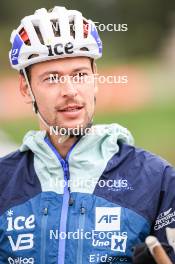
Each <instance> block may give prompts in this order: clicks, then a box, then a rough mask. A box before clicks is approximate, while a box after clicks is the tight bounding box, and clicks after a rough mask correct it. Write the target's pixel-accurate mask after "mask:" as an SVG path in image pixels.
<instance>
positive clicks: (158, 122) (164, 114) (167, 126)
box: [1, 102, 175, 165]
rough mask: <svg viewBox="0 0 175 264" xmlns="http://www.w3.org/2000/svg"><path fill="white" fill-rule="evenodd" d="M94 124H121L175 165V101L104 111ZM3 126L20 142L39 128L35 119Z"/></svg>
mask: <svg viewBox="0 0 175 264" xmlns="http://www.w3.org/2000/svg"><path fill="white" fill-rule="evenodd" d="M94 121H95V123H97V124H98V123H108V124H110V123H119V124H121V125H123V126H124V127H127V128H128V129H129V130H130V131H131V132H132V134H133V136H134V138H135V142H136V145H137V146H139V147H142V148H145V149H147V150H149V151H152V152H154V153H156V154H158V155H160V156H162V157H163V158H165V159H167V160H168V161H169V162H171V163H172V164H174V165H175V154H174V149H175V136H174V135H175V102H172V103H169V104H167V105H164V104H163V105H155V106H150V107H147V108H145V109H142V110H140V111H136V112H130V113H101V114H98V115H96V117H95V120H94ZM1 125H2V126H1V129H3V130H4V131H5V132H6V133H7V134H8V135H9V137H10V138H11V139H12V140H13V141H15V142H16V143H17V144H21V142H22V138H23V136H24V134H25V133H26V132H27V131H28V130H37V129H38V125H37V120H36V119H25V120H23V119H21V120H15V121H11V122H5V121H2V122H1Z"/></svg>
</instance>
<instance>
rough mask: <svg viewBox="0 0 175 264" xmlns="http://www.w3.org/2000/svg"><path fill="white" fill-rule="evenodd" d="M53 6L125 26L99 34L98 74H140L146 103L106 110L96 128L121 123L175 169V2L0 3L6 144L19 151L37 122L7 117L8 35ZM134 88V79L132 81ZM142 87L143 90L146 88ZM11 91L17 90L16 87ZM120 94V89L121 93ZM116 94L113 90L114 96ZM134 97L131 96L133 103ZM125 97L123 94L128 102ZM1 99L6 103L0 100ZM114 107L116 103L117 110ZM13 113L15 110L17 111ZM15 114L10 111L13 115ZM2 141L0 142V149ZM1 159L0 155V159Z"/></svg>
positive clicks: (41, 0)
mask: <svg viewBox="0 0 175 264" xmlns="http://www.w3.org/2000/svg"><path fill="white" fill-rule="evenodd" d="M54 5H65V6H66V7H67V8H69V9H78V10H80V11H82V12H83V14H84V16H85V17H86V18H91V19H92V20H94V21H96V22H99V23H103V24H108V23H113V24H117V25H118V24H127V26H128V30H127V31H126V32H120V31H118V32H117V31H113V32H107V31H104V32H103V31H102V32H100V36H101V38H102V40H103V47H104V56H103V58H102V59H101V60H99V61H98V67H99V69H101V70H106V69H107V70H109V69H114V68H116V69H120V68H121V69H125V68H127V69H129V71H131V72H132V70H133V69H134V71H137V70H139V74H140V72H141V76H142V77H143V82H144V85H143V86H142V82H139V89H140V91H142V90H144V91H145V92H146V93H148V95H149V96H148V97H149V98H147V99H145V102H144V100H143V98H141V100H142V103H141V104H140V105H139V106H138V105H137V107H134V108H133V107H132V108H129V107H128V108H127V109H125V108H124V107H122V108H121V109H120V108H119V107H116V109H111V111H110V108H108V111H106V108H104V110H103V109H102V110H101V111H98V112H97V114H96V117H95V122H96V123H116V122H117V123H120V124H121V125H123V126H125V127H127V128H128V129H129V130H130V131H131V132H132V134H133V135H134V138H135V141H136V145H137V146H140V147H143V148H145V149H147V150H150V151H152V152H154V153H156V154H158V155H160V156H162V157H163V158H165V159H167V160H168V161H169V162H171V163H172V164H174V165H175V74H174V72H175V1H174V0H169V1H163V0H152V1H150V0H147V1H145V0H132V1H131V0H125V1H123V0H108V1H106V0H86V1H81V0H79V1H78V0H74V1H54V0H35V1H21V0H15V1H11V2H9V1H5V0H2V1H1V8H0V9H1V10H0V32H1V41H0V50H1V52H0V61H1V70H0V80H1V82H0V110H1V115H0V122H1V126H0V130H1V131H3V132H4V133H5V134H6V135H8V137H9V140H11V141H13V142H15V143H16V144H17V145H19V144H20V143H21V141H22V138H23V135H24V134H25V133H26V131H28V130H30V129H37V119H36V118H34V117H33V118H32V117H31V116H30V115H28V114H26V116H25V115H20V114H16V116H13V117H11V116H10V115H9V114H8V111H7V110H8V108H11V107H12V106H11V103H9V101H8V97H7V96H6V97H5V95H4V94H5V90H6V88H7V86H8V83H6V82H5V81H4V80H11V79H12V78H17V73H15V72H14V71H13V70H11V69H10V66H9V62H8V51H9V49H10V43H9V38H10V33H11V31H12V30H13V29H15V28H16V27H17V26H18V25H19V21H20V19H21V18H23V17H24V16H25V15H29V14H32V13H33V12H34V10H35V9H37V8H41V7H46V8H48V9H49V8H52V7H53V6H54ZM134 78H135V83H136V84H137V74H136V75H134ZM145 86H146V87H145ZM13 89H18V86H17V85H16V83H15V84H14V87H12V88H11V90H8V91H9V93H13ZM123 89H124V88H123ZM117 92H118V90H116V93H117ZM135 95H136V91H135V92H133V97H134V96H135ZM127 96H132V94H131V95H128V94H127V93H126V100H127ZM4 98H5V99H4ZM117 104H118V102H117V100H116V106H117ZM16 107H17V106H16ZM12 111H13V110H12ZM1 142H2V140H1V139H0V144H1ZM0 154H1V153H0Z"/></svg>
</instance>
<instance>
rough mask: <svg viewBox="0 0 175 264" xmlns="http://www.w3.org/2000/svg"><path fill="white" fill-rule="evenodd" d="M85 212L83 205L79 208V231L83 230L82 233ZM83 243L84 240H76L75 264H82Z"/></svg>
mask: <svg viewBox="0 0 175 264" xmlns="http://www.w3.org/2000/svg"><path fill="white" fill-rule="evenodd" d="M85 212H86V209H85V207H84V206H83V205H81V208H80V216H79V231H80V233H81V231H82V230H83V233H84V226H85ZM83 241H84V239H81V238H79V240H78V248H77V264H83Z"/></svg>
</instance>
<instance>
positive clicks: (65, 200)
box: [45, 137, 79, 264]
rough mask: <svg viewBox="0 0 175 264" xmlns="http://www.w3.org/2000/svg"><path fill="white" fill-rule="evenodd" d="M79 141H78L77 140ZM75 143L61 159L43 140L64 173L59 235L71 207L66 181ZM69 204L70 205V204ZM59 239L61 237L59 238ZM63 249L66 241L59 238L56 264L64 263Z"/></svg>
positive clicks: (47, 140) (64, 227)
mask: <svg viewBox="0 0 175 264" xmlns="http://www.w3.org/2000/svg"><path fill="white" fill-rule="evenodd" d="M78 141H79V140H78ZM78 141H77V142H75V144H74V145H72V147H71V148H70V150H69V152H68V154H67V156H66V159H63V158H62V157H61V156H60V154H59V152H58V151H57V149H56V148H55V147H54V146H53V145H52V143H51V141H50V140H49V138H48V137H46V138H45V142H46V143H47V144H48V145H49V147H50V148H51V149H52V151H53V152H54V153H55V155H56V157H57V159H58V160H59V162H60V163H61V166H62V168H63V172H64V180H65V182H66V184H64V193H63V203H62V209H61V219H60V230H59V234H60V233H61V232H63V233H66V231H67V230H66V225H67V216H68V207H69V204H70V205H72V204H71V203H72V199H71V196H70V188H68V180H69V178H70V175H69V164H68V159H69V156H70V153H71V152H72V150H73V148H74V146H75V145H76V144H77V143H78ZM70 202H71V203H70ZM60 237H61V236H60ZM65 247H66V239H61V238H59V247H58V264H64V263H65Z"/></svg>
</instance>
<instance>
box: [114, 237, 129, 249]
mask: <svg viewBox="0 0 175 264" xmlns="http://www.w3.org/2000/svg"><path fill="white" fill-rule="evenodd" d="M126 242H127V236H124V235H123V236H120V235H113V236H112V237H111V250H113V251H117V252H125V251H126Z"/></svg>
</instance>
